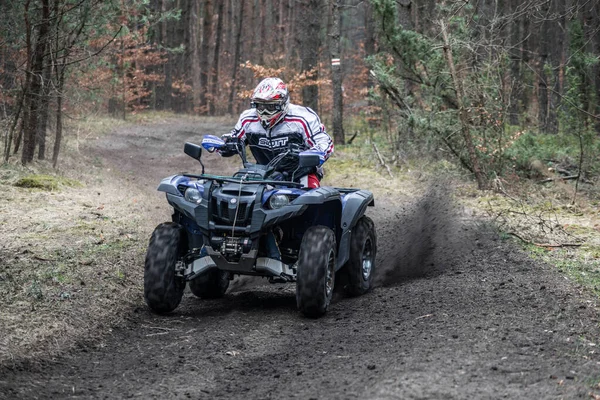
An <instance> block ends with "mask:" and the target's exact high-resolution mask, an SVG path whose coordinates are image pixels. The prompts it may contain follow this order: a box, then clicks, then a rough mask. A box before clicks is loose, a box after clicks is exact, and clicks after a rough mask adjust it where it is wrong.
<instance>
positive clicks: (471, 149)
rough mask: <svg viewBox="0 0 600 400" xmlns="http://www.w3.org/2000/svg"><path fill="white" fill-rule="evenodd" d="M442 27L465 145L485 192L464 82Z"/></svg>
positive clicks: (441, 22) (446, 33)
mask: <svg viewBox="0 0 600 400" xmlns="http://www.w3.org/2000/svg"><path fill="white" fill-rule="evenodd" d="M440 27H441V30H442V37H443V39H444V56H445V57H446V62H447V63H448V69H450V75H451V76H452V81H453V82H454V87H455V89H456V100H457V103H458V114H459V118H460V124H461V131H462V134H463V138H464V141H465V145H466V147H467V152H468V154H469V161H470V162H471V167H472V168H473V173H474V174H475V179H476V180H477V187H478V188H479V189H480V190H483V189H485V188H486V182H485V177H484V175H483V172H482V171H481V167H480V165H479V157H478V156H477V153H476V151H475V146H474V145H473V138H472V137H471V132H470V126H469V115H468V110H467V109H466V107H465V104H464V101H465V100H466V93H465V91H464V88H463V85H462V82H461V80H460V78H459V77H458V74H457V72H456V67H455V65H454V58H453V57H452V47H451V46H450V39H449V37H448V31H447V29H446V23H445V22H444V21H440Z"/></svg>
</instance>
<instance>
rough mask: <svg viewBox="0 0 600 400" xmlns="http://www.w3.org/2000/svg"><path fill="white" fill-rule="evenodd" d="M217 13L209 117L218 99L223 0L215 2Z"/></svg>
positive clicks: (214, 109) (214, 111) (212, 113)
mask: <svg viewBox="0 0 600 400" xmlns="http://www.w3.org/2000/svg"><path fill="white" fill-rule="evenodd" d="M217 4H218V8H217V9H218V11H217V18H219V19H218V20H217V32H216V38H215V52H214V56H213V71H214V72H213V76H212V78H211V81H210V82H211V83H210V93H209V96H208V97H209V100H208V102H209V105H210V107H209V108H210V115H215V113H216V107H215V103H216V101H215V99H218V98H219V96H220V93H219V90H218V87H219V60H220V58H221V41H222V40H223V19H224V17H225V15H223V9H224V6H225V0H217Z"/></svg>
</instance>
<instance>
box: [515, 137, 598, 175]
mask: <svg viewBox="0 0 600 400" xmlns="http://www.w3.org/2000/svg"><path fill="white" fill-rule="evenodd" d="M585 143H586V149H587V152H588V153H590V154H599V152H600V141H598V140H595V139H594V138H593V137H586V138H585ZM579 151H580V148H579V138H578V137H577V136H575V135H572V134H570V133H559V134H556V135H543V134H538V133H535V132H534V131H530V130H528V131H525V132H523V134H521V135H519V136H518V138H517V139H516V140H515V141H514V143H512V145H511V146H509V147H508V148H507V149H506V152H505V154H504V156H505V159H506V161H507V163H509V167H510V168H511V169H512V170H516V171H517V172H521V173H525V174H526V175H528V174H529V172H530V170H531V162H532V161H533V160H540V161H542V162H543V163H545V164H546V165H548V166H551V165H554V164H561V165H564V166H571V167H572V168H573V167H574V166H576V165H577V164H578V159H579ZM591 161H592V160H591ZM591 161H590V163H588V165H587V167H588V170H587V172H588V173H589V174H597V173H598V172H600V163H599V161H600V160H596V161H595V162H594V163H592V162H591Z"/></svg>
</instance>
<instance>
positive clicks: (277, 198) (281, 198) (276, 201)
mask: <svg viewBox="0 0 600 400" xmlns="http://www.w3.org/2000/svg"><path fill="white" fill-rule="evenodd" d="M288 204H290V198H289V197H287V196H286V195H285V194H274V195H273V196H271V198H270V199H269V207H270V208H271V210H276V209H278V208H281V207H283V206H287V205H288Z"/></svg>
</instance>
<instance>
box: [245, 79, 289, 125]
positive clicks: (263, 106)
mask: <svg viewBox="0 0 600 400" xmlns="http://www.w3.org/2000/svg"><path fill="white" fill-rule="evenodd" d="M251 101H252V102H251V103H250V104H251V105H252V108H256V113H257V114H258V117H259V118H260V122H261V124H262V126H263V127H264V128H265V129H269V128H272V127H274V126H275V125H276V124H277V123H278V122H279V121H281V120H282V119H283V117H285V114H286V113H287V110H288V106H289V104H290V94H289V92H288V90H287V86H286V85H285V83H283V81H282V80H281V79H279V78H266V79H263V80H262V81H261V82H260V83H259V84H258V86H256V89H254V93H252V99H251Z"/></svg>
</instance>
